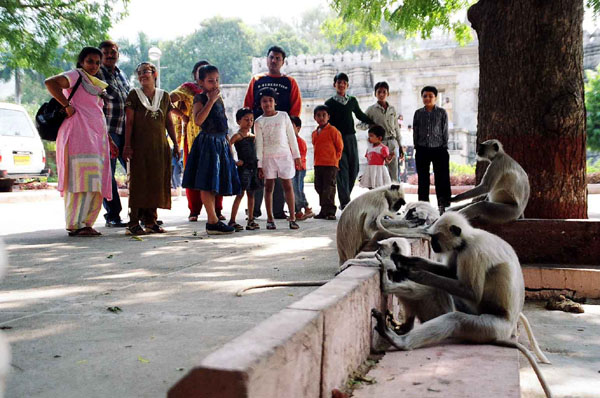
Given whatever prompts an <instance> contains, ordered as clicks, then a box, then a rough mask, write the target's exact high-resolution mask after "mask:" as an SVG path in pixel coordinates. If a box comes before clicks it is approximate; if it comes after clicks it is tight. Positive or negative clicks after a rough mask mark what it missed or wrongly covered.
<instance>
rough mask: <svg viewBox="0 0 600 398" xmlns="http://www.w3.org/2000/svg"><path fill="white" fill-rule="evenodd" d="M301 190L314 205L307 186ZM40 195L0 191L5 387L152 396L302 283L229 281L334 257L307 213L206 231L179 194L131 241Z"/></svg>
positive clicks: (319, 224) (326, 270)
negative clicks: (85, 232)
mask: <svg viewBox="0 0 600 398" xmlns="http://www.w3.org/2000/svg"><path fill="white" fill-rule="evenodd" d="M361 192H362V191H361V190H360V189H357V190H356V191H355V195H359V194H360V193H361ZM307 193H308V199H309V202H310V203H311V204H312V205H314V207H315V208H318V200H317V198H316V194H315V192H314V190H313V189H312V186H310V185H309V186H307ZM0 195H2V194H0ZM590 198H591V200H590V203H591V204H592V206H591V208H590V215H591V216H595V217H600V196H599V195H593V196H591V197H590ZM45 199H46V200H43V201H32V202H27V201H18V202H17V203H5V202H4V203H2V202H0V236H3V239H4V241H5V244H6V247H7V249H8V251H9V264H10V268H9V272H8V274H7V276H6V277H5V279H4V280H3V281H2V285H1V287H2V290H0V328H2V329H4V330H3V331H4V333H6V335H7V336H8V338H9V340H10V342H11V346H12V350H13V360H12V374H11V375H10V378H9V380H8V389H7V394H6V396H7V397H15V398H17V397H19V398H20V397H28V398H29V397H48V398H50V397H52V398H55V397H61V398H62V397H64V398H69V397H105V396H108V395H111V396H114V397H119V398H121V397H125V398H127V397H163V396H165V393H166V391H167V389H168V388H169V387H170V386H171V385H173V384H174V383H175V382H176V381H177V380H178V379H179V378H180V377H182V375H183V374H184V373H185V372H186V371H187V370H188V369H190V368H191V367H193V366H194V365H196V364H198V363H199V361H200V359H201V358H203V357H205V356H206V355H207V354H208V353H209V352H211V351H213V350H215V349H216V348H217V347H219V346H220V345H222V344H223V343H225V342H227V341H229V340H231V339H232V338H234V337H236V336H238V335H240V334H241V333H243V332H244V331H246V330H248V329H250V328H252V327H253V326H255V325H256V324H257V323H259V322H260V321H262V320H264V319H266V318H267V317H269V316H270V315H272V314H274V313H276V312H278V311H279V310H280V309H282V308H284V307H285V306H287V305H289V304H291V303H293V302H295V301H297V300H298V299H299V298H300V297H302V296H303V295H305V294H306V293H308V292H310V291H311V290H312V289H313V288H290V289H269V290H262V291H258V292H255V293H252V294H249V295H248V296H245V297H242V298H238V297H235V295H234V293H235V291H236V290H237V289H239V288H241V287H245V286H248V285H251V284H254V283H264V282H268V281H279V280H304V279H309V280H318V279H328V278H330V277H332V276H333V273H334V272H335V271H336V269H337V252H336V250H335V227H336V223H335V222H331V221H322V220H314V219H313V220H307V221H304V222H302V223H301V224H300V225H301V229H300V230H299V231H290V230H289V229H287V223H286V222H285V221H279V222H278V228H279V229H278V230H277V231H266V230H265V229H264V218H263V219H262V220H260V224H261V227H262V228H263V229H261V230H260V231H244V232H241V233H236V234H234V235H230V236H222V237H208V236H207V235H206V234H205V232H204V221H201V222H198V223H188V222H187V214H188V211H187V208H186V201H185V198H179V199H177V200H175V201H174V202H173V210H171V211H159V217H160V218H161V219H163V220H164V222H165V227H166V229H167V230H168V233H167V234H164V235H153V236H148V237H143V238H142V239H143V240H141V241H138V240H134V239H131V238H129V237H126V236H125V235H124V232H123V230H122V229H121V230H115V229H107V228H104V227H103V226H102V223H98V224H97V226H98V227H99V228H98V229H99V230H100V231H101V232H102V233H103V234H105V236H103V237H100V238H69V237H67V235H66V233H65V231H64V220H63V218H64V216H63V214H64V213H63V205H62V201H61V200H60V198H59V196H58V194H56V195H55V197H54V198H45ZM408 199H409V200H416V197H415V196H413V195H409V196H408ZM123 205H124V207H126V200H123ZM230 205H231V199H230V198H229V199H226V200H225V209H226V210H225V213H227V214H228V211H227V209H229V208H230ZM240 221H242V219H238V222H240ZM109 307H113V309H114V307H118V308H119V309H121V310H122V311H119V312H116V313H114V312H110V311H109V310H108V308H109ZM117 311H118V310H117ZM550 319H560V320H561V322H562V321H564V319H563V318H555V317H554V316H552V317H551V318H550ZM567 321H568V319H567ZM548 322H549V323H550V324H551V323H552V321H551V320H550V321H548ZM590 322H591V321H590ZM598 322H600V321H598ZM567 326H568V325H567ZM590 330H591V329H590ZM561 333H562V332H561ZM565 333H566V334H567V336H570V333H571V331H568V327H567V328H566V329H565ZM538 334H539V332H538ZM598 335H599V334H598V333H597V331H596V334H595V336H598ZM577 336H582V335H577ZM589 344H593V345H594V347H591V348H593V349H591V348H590V349H589V350H588V348H585V347H584V346H582V350H581V351H579V350H577V347H575V346H574V348H573V353H578V352H582V354H581V355H587V356H589V355H591V356H592V359H591V362H589V364H590V366H591V368H594V367H597V370H600V366H596V365H597V364H598V362H597V359H598V357H597V356H595V355H596V354H597V350H596V348H597V347H598V345H599V344H597V342H596V341H595V340H594V341H592V340H590V341H589ZM584 350H588V351H585V354H584V353H583V351H584ZM574 356H577V355H574ZM594 361H595V362H594ZM594 369H595V368H594ZM558 396H560V395H558Z"/></svg>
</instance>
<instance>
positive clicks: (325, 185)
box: [312, 105, 344, 220]
mask: <svg viewBox="0 0 600 398" xmlns="http://www.w3.org/2000/svg"><path fill="white" fill-rule="evenodd" d="M314 117H315V121H316V122H317V124H318V125H319V126H318V127H317V129H316V130H315V131H313V133H312V143H313V148H314V152H315V160H314V162H315V190H316V191H317V193H318V194H319V204H320V205H321V211H320V212H319V214H317V215H316V216H315V218H321V219H325V220H335V211H336V207H335V185H336V176H337V172H338V168H339V164H340V159H341V158H342V151H343V150H344V141H343V140H342V134H341V133H340V132H339V130H338V129H336V128H335V127H333V126H332V125H331V124H329V117H330V114H329V108H328V107H327V106H326V105H319V106H317V107H315V110H314Z"/></svg>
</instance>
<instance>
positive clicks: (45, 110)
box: [35, 74, 82, 141]
mask: <svg viewBox="0 0 600 398" xmlns="http://www.w3.org/2000/svg"><path fill="white" fill-rule="evenodd" d="M81 79H82V77H81V74H79V79H77V83H75V86H73V90H71V94H70V95H69V98H68V101H69V102H70V101H71V98H73V95H74V94H75V91H77V88H78V87H79V85H80V84H81ZM66 117H67V112H66V111H65V108H63V106H62V105H61V104H60V102H58V101H57V100H56V98H54V97H52V99H50V101H48V102H44V103H43V104H42V106H41V107H40V109H38V111H37V113H36V114H35V127H37V130H38V133H39V134H40V137H42V139H43V140H46V141H56V136H57V135H58V129H59V128H60V125H61V124H62V122H63V121H64V120H65V118H66Z"/></svg>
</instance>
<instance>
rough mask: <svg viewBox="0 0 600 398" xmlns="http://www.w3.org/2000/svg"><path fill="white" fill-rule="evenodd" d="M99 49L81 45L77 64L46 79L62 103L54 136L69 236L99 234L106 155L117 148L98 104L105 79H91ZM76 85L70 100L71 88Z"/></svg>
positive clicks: (107, 182) (107, 176)
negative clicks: (62, 118)
mask: <svg viewBox="0 0 600 398" xmlns="http://www.w3.org/2000/svg"><path fill="white" fill-rule="evenodd" d="M101 58H102V53H101V52H100V50H98V49H97V48H94V47H85V48H84V49H83V50H82V51H81V52H80V53H79V56H78V58H77V68H76V69H73V70H70V71H68V72H65V73H62V74H60V75H56V76H53V77H50V78H48V79H47V80H46V87H47V88H48V91H49V92H50V94H51V95H52V96H53V97H54V98H56V100H57V101H58V102H59V103H61V104H62V105H63V106H64V107H65V112H66V113H67V118H66V119H65V121H64V122H63V124H62V125H61V127H60V129H59V131H58V137H57V138H56V167H57V171H58V190H59V191H60V193H61V195H62V196H63V197H64V200H65V219H66V226H67V230H68V231H69V236H98V235H101V234H100V232H98V231H96V230H95V229H94V228H92V226H93V225H94V222H95V221H96V219H97V218H98V214H99V213H100V209H101V207H102V198H106V199H108V200H110V199H111V198H112V186H111V172H110V156H111V152H112V154H113V155H114V156H116V151H117V149H116V146H115V145H114V143H112V142H111V141H110V138H109V136H108V133H107V128H106V119H105V117H104V112H103V110H102V107H103V105H104V101H103V99H102V97H101V95H102V94H103V93H104V89H105V88H106V86H107V85H106V83H104V82H103V81H101V80H99V79H97V78H95V77H94V75H95V74H96V73H97V72H98V68H99V67H100V60H101ZM79 77H81V83H80V85H79V87H78V88H77V90H76V91H75V94H74V95H73V98H71V101H70V102H69V101H67V98H68V97H69V94H70V93H71V90H72V89H73V87H74V86H75V84H76V83H77V80H78V79H79Z"/></svg>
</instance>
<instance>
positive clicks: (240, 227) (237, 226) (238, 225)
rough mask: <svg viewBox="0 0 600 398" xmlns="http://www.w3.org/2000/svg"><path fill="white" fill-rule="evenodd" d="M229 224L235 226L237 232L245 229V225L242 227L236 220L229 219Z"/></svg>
mask: <svg viewBox="0 0 600 398" xmlns="http://www.w3.org/2000/svg"><path fill="white" fill-rule="evenodd" d="M227 225H229V226H230V227H233V228H235V232H240V231H243V230H244V227H242V226H241V225H240V224H238V223H236V222H235V221H229V222H228V223H227Z"/></svg>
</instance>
